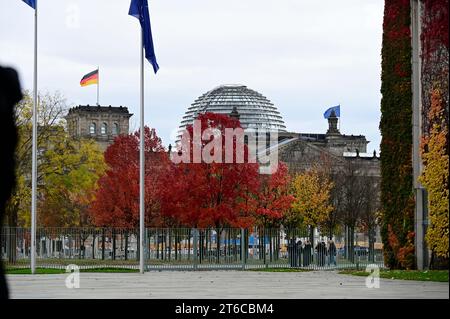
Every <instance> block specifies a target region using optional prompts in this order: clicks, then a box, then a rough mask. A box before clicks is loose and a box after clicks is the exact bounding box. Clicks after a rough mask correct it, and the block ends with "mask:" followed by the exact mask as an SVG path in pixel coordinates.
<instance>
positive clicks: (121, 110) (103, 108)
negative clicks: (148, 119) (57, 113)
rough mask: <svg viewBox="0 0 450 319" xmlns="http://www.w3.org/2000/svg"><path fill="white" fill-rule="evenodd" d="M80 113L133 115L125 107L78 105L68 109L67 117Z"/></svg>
mask: <svg viewBox="0 0 450 319" xmlns="http://www.w3.org/2000/svg"><path fill="white" fill-rule="evenodd" d="M80 112H92V113H94V112H95V113H99V112H101V113H119V114H127V115H129V116H130V117H131V116H132V115H133V114H131V113H130V112H129V111H128V108H127V107H125V106H122V105H120V106H111V105H108V106H101V105H89V104H88V105H78V106H75V107H72V108H71V109H69V112H68V114H67V115H70V114H71V113H80Z"/></svg>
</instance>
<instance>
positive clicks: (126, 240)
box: [124, 230, 128, 260]
mask: <svg viewBox="0 0 450 319" xmlns="http://www.w3.org/2000/svg"><path fill="white" fill-rule="evenodd" d="M124 248H125V260H128V230H125V247H124Z"/></svg>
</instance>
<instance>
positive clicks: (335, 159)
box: [276, 113, 380, 178]
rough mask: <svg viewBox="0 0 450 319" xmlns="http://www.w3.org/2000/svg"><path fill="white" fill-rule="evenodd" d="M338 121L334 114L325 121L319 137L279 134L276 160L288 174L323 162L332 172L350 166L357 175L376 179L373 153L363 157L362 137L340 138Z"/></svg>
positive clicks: (364, 144)
mask: <svg viewBox="0 0 450 319" xmlns="http://www.w3.org/2000/svg"><path fill="white" fill-rule="evenodd" d="M337 123H338V118H337V117H336V116H335V114H334V113H332V114H331V116H330V118H329V119H328V131H327V133H326V134H320V133H289V132H283V133H280V134H279V137H278V140H279V143H278V146H277V147H276V150H277V152H278V160H279V161H282V162H284V163H286V164H287V165H288V168H289V172H290V173H292V174H295V173H298V172H301V171H304V170H307V169H308V168H310V167H311V166H312V165H314V164H315V163H318V162H320V161H323V160H324V158H327V159H328V160H329V161H331V164H332V167H333V170H340V169H342V170H344V169H345V167H348V165H349V164H351V165H352V166H354V167H358V170H359V172H360V174H361V175H364V176H371V177H375V178H379V177H380V158H379V156H377V155H376V153H375V152H374V153H373V155H369V156H367V155H366V154H365V153H366V152H367V144H368V143H369V141H367V140H366V138H365V136H363V135H345V134H341V133H340V131H339V129H338V126H337Z"/></svg>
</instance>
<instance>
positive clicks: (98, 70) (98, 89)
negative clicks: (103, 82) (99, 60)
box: [97, 66, 100, 105]
mask: <svg viewBox="0 0 450 319" xmlns="http://www.w3.org/2000/svg"><path fill="white" fill-rule="evenodd" d="M99 91H100V67H99V66H97V105H100V103H99V98H98V96H99Z"/></svg>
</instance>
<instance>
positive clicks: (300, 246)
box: [296, 239, 303, 267]
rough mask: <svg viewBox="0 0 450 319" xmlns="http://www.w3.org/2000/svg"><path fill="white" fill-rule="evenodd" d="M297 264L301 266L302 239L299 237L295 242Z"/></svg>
mask: <svg viewBox="0 0 450 319" xmlns="http://www.w3.org/2000/svg"><path fill="white" fill-rule="evenodd" d="M296 248H297V262H296V263H297V265H298V267H301V266H302V253H303V243H302V240H301V239H299V240H298V242H297V247H296Z"/></svg>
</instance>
